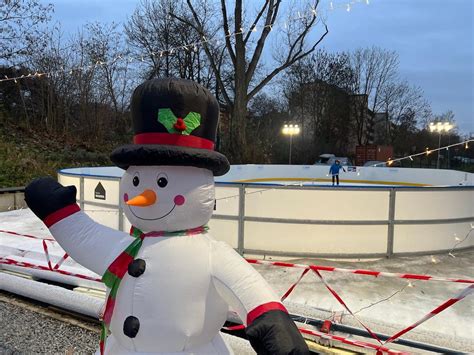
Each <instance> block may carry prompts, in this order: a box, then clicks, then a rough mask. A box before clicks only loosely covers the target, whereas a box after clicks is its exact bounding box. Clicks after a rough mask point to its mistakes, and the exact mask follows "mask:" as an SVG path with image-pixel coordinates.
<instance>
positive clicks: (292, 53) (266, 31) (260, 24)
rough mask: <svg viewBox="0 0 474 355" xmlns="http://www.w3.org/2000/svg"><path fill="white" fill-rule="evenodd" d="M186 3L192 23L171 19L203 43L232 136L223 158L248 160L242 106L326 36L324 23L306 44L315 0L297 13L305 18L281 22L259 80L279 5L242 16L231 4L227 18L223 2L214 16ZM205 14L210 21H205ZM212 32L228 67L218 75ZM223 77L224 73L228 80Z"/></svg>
mask: <svg viewBox="0 0 474 355" xmlns="http://www.w3.org/2000/svg"><path fill="white" fill-rule="evenodd" d="M186 3H187V5H188V8H189V10H190V11H191V13H192V19H193V20H192V21H190V20H189V19H187V18H184V17H182V16H180V15H179V14H172V16H173V17H175V18H177V19H179V20H180V21H182V22H183V23H186V24H187V25H189V26H191V27H192V28H194V29H195V30H196V31H197V33H198V34H199V36H200V38H201V41H203V48H204V50H205V52H206V54H207V57H208V59H209V61H210V64H211V68H212V70H213V72H214V75H215V77H216V80H217V84H218V86H219V90H220V94H221V95H222V98H223V100H224V102H225V104H226V105H227V107H228V110H229V111H230V119H231V122H230V123H231V129H230V131H231V132H232V133H233V135H232V137H231V138H230V146H229V152H228V153H229V154H230V155H231V158H233V160H234V161H235V162H237V161H238V162H245V161H248V160H249V159H248V154H247V152H246V149H245V147H246V146H247V143H248V142H247V139H246V131H247V121H248V118H247V106H248V102H249V101H250V100H251V99H252V98H253V97H254V96H255V95H256V94H257V93H258V92H260V91H261V90H262V89H263V88H264V87H265V86H266V85H267V84H268V83H269V82H270V81H271V80H272V79H273V78H274V77H275V76H277V75H278V74H279V73H280V72H282V71H283V70H285V69H286V68H288V67H290V66H291V65H293V64H294V63H296V62H298V61H299V60H301V59H302V58H304V57H306V56H307V55H309V54H311V53H312V52H313V51H314V50H315V49H316V47H317V46H318V44H319V43H320V42H321V41H322V40H323V39H324V37H325V36H326V34H327V33H328V28H327V26H326V25H325V24H324V31H323V33H322V34H321V35H320V36H319V38H318V39H316V40H314V41H312V42H311V44H308V42H309V40H308V37H309V34H310V33H311V31H312V29H313V28H314V27H315V26H316V25H317V24H318V23H319V20H320V17H319V16H318V15H317V7H318V5H319V0H315V1H314V2H313V3H312V4H311V6H309V7H308V8H306V11H304V12H303V13H305V14H308V15H306V16H300V17H298V18H293V19H287V23H286V29H283V30H282V32H283V35H282V38H281V39H280V41H279V43H278V51H277V52H274V59H275V62H274V65H273V67H272V68H271V69H270V70H269V71H268V72H267V73H266V74H264V75H258V74H259V73H258V71H257V69H258V67H259V64H260V65H261V64H262V63H261V61H262V55H263V53H264V49H265V45H266V43H267V40H268V38H269V35H270V33H271V32H272V29H275V28H276V27H277V25H278V24H277V20H280V21H281V19H282V12H281V5H282V0H266V1H264V2H263V4H262V5H261V6H260V7H259V8H257V9H256V10H255V11H254V12H252V11H251V10H250V9H246V11H244V4H243V1H242V0H236V1H235V3H234V4H233V15H230V14H229V11H228V9H227V4H226V1H225V0H221V3H220V5H221V6H220V9H219V10H216V11H215V12H212V10H213V9H212V8H210V7H209V6H210V5H209V4H208V3H206V2H199V3H197V2H196V1H192V0H186ZM293 9H295V7H293ZM210 12H211V13H212V16H209V13H210ZM295 12H296V11H295ZM210 17H211V18H212V19H214V18H219V23H217V24H216V22H212V21H211V22H210V21H209V18H210ZM245 17H248V18H247V19H246V18H245ZM216 25H217V26H216ZM216 27H217V29H216ZM218 28H220V29H221V30H220V31H222V32H220V33H221V36H220V38H221V40H222V41H223V42H225V49H226V56H227V57H228V58H229V62H230V66H231V70H228V71H222V68H221V67H220V66H219V62H218V58H216V56H215V50H213V46H212V45H211V43H215V41H211V40H212V39H218V37H219V36H218V34H219V29H218ZM223 73H224V74H225V73H230V74H231V77H230V80H228V78H227V77H226V76H225V75H223Z"/></svg>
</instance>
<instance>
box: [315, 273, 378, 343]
mask: <svg viewBox="0 0 474 355" xmlns="http://www.w3.org/2000/svg"><path fill="white" fill-rule="evenodd" d="M313 271H314V273H315V274H316V275H318V277H319V278H320V279H321V281H322V282H323V283H324V286H326V288H327V289H328V290H329V292H331V294H332V295H333V296H334V298H335V299H336V300H337V301H338V302H339V304H341V305H342V306H343V307H344V308H345V309H346V310H347V311H348V312H349V313H350V314H351V315H352V316H353V317H354V318H355V319H356V320H357V321H358V322H359V324H360V325H361V326H363V327H364V328H365V330H367V332H369V334H370V335H371V337H372V338H374V339H375V340H377V341H378V342H379V343H380V344H382V341H381V340H380V339H379V337H378V336H377V335H375V333H374V332H372V331H371V330H370V328H369V327H367V326H366V325H365V324H364V323H363V322H362V321H361V320H360V319H359V318H358V317H357V316H356V315H355V314H354V313H353V312H352V311H351V309H350V308H349V307H348V306H347V305H346V303H345V302H344V301H343V300H342V298H341V296H339V295H338V294H337V292H336V291H334V289H333V288H332V287H331V286H329V284H328V283H327V282H326V280H325V279H324V278H323V277H322V275H321V274H320V273H319V271H318V270H313Z"/></svg>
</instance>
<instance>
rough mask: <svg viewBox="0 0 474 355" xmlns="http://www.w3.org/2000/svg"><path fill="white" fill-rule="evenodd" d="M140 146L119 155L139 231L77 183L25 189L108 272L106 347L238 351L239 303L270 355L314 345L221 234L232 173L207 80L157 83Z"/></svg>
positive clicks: (140, 108)
mask: <svg viewBox="0 0 474 355" xmlns="http://www.w3.org/2000/svg"><path fill="white" fill-rule="evenodd" d="M131 110H132V117H133V127H134V131H135V136H134V144H130V145H125V146H122V147H119V148H118V149H116V150H115V151H114V152H113V153H112V155H111V159H112V161H113V162H114V163H115V164H117V165H118V166H119V167H120V168H123V169H125V173H124V175H123V177H122V179H121V182H120V194H121V197H122V201H121V202H122V205H123V210H124V212H125V215H126V216H127V218H128V219H129V221H130V222H131V224H132V225H133V227H132V228H131V232H130V235H129V234H126V233H123V232H120V231H117V230H113V229H110V228H107V227H105V226H103V225H100V224H98V223H96V222H94V221H93V220H92V219H91V218H89V217H88V216H87V215H86V214H85V213H84V212H82V211H81V210H80V208H79V207H78V205H77V204H76V189H75V187H74V186H69V187H64V186H62V185H60V184H59V183H58V182H56V181H55V180H53V179H51V178H40V179H37V180H35V181H33V182H32V183H31V184H30V185H29V186H28V187H27V188H26V191H25V200H26V202H27V203H28V206H29V207H30V208H31V210H32V211H33V212H34V213H35V214H36V215H37V216H38V217H39V218H40V219H41V220H43V222H44V223H45V224H46V226H47V227H48V228H49V229H50V231H51V233H52V235H53V236H54V238H55V239H56V240H57V241H58V242H59V243H60V244H61V246H62V247H63V248H64V249H65V250H66V251H67V252H68V253H69V255H71V257H73V258H74V259H75V260H76V261H77V262H78V263H80V264H82V265H84V266H85V267H87V268H88V269H90V270H92V271H94V272H96V273H97V274H99V275H103V277H102V279H103V281H104V283H105V284H106V285H107V290H108V293H107V301H106V306H105V311H104V322H103V323H104V326H103V331H102V336H101V343H100V351H101V353H106V354H137V353H155V354H206V355H208V354H230V353H232V350H231V349H230V348H229V347H228V345H227V344H226V343H225V341H224V340H223V338H222V336H221V334H220V333H219V330H220V328H221V327H222V326H223V324H224V322H225V321H226V315H227V311H228V308H229V305H230V306H231V307H232V308H233V309H234V310H236V311H237V313H238V314H239V316H240V317H241V319H242V320H243V321H244V323H245V324H246V326H247V328H246V333H247V336H248V338H249V340H250V343H251V344H252V346H253V348H254V349H255V350H256V351H257V352H258V353H261V354H303V353H306V352H307V351H308V348H307V346H306V344H305V342H304V340H303V338H302V337H301V335H300V333H299V332H298V330H297V328H296V326H295V324H294V323H293V322H292V321H291V319H290V317H289V316H288V313H287V311H286V309H285V307H284V306H283V305H282V304H281V303H280V302H279V299H278V297H277V296H276V295H275V294H274V292H273V291H272V290H271V288H270V287H269V285H268V284H267V282H266V281H265V280H264V279H263V278H262V277H261V276H260V274H258V273H257V272H256V271H255V270H254V269H253V268H252V267H251V266H250V265H249V264H248V263H246V262H245V260H244V259H242V258H241V257H240V256H239V255H238V254H237V253H236V252H235V251H234V250H233V249H232V248H231V247H229V246H228V245H227V244H225V243H223V242H217V241H215V240H214V239H212V238H211V236H210V235H209V233H208V228H207V226H206V224H207V223H208V221H209V219H210V218H211V215H212V212H213V207H214V178H213V176H214V175H216V176H218V175H223V174H225V173H226V172H227V171H228V169H229V163H228V161H227V159H226V157H225V156H223V155H222V154H220V153H218V152H216V151H214V141H215V135H216V128H217V121H218V116H219V106H218V103H217V100H216V99H215V98H214V97H213V96H212V95H211V94H210V92H209V91H208V90H207V89H205V88H203V87H202V86H200V85H198V84H196V83H194V82H191V81H187V80H182V79H154V80H149V81H146V82H144V83H143V84H141V85H140V86H138V87H137V88H136V89H135V91H134V93H133V97H132V103H131Z"/></svg>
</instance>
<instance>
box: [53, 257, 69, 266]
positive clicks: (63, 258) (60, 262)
mask: <svg viewBox="0 0 474 355" xmlns="http://www.w3.org/2000/svg"><path fill="white" fill-rule="evenodd" d="M68 257H69V254H68V253H65V254H64V255H63V257H62V258H61V259H60V260H59V261H58V262H57V263H56V265H54V267H53V270H57V269H59V267H60V266H61V265H62V264H63V262H64V261H65V260H66V259H67V258H68Z"/></svg>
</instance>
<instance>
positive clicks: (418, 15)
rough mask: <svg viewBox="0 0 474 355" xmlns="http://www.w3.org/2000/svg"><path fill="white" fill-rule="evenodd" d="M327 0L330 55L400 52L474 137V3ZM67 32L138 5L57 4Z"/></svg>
mask: <svg viewBox="0 0 474 355" xmlns="http://www.w3.org/2000/svg"><path fill="white" fill-rule="evenodd" d="M349 1H350V0H346V1H344V0H334V1H333V4H334V10H333V11H330V10H329V9H330V1H329V0H322V1H321V2H322V3H321V9H327V10H328V11H327V17H328V19H327V22H328V25H329V30H330V33H329V35H328V36H327V37H326V39H325V40H324V42H323V46H324V47H325V48H326V49H327V50H329V51H344V50H352V49H355V48H358V47H370V46H373V45H376V46H379V47H383V48H386V49H390V50H395V51H397V52H398V54H399V56H400V73H401V76H402V77H403V78H404V79H406V80H408V81H409V82H410V83H411V84H413V85H416V86H420V87H421V88H422V89H423V90H424V92H425V97H426V98H427V100H428V101H429V102H430V104H431V107H432V108H433V111H434V113H442V112H445V111H447V110H452V111H453V112H454V114H455V119H456V122H457V125H458V129H459V131H460V132H461V133H463V134H468V133H469V132H472V133H474V79H473V76H474V38H473V37H474V0H369V1H368V2H369V4H368V5H367V4H366V0H354V1H353V3H354V4H353V5H352V6H351V9H350V11H349V12H348V11H347V8H346V6H345V4H346V3H347V2H349ZM44 2H52V3H53V4H54V7H55V13H54V16H53V17H54V20H56V21H58V22H61V24H62V26H63V29H64V30H65V32H74V31H75V30H76V29H78V28H80V27H81V26H82V25H83V24H85V23H86V22H91V21H99V22H112V21H114V22H117V23H123V22H124V21H126V19H127V17H128V16H130V15H131V14H132V13H133V11H134V9H135V7H136V5H137V3H138V1H136V0H100V1H99V0H80V1H79V0H51V1H44Z"/></svg>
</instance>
